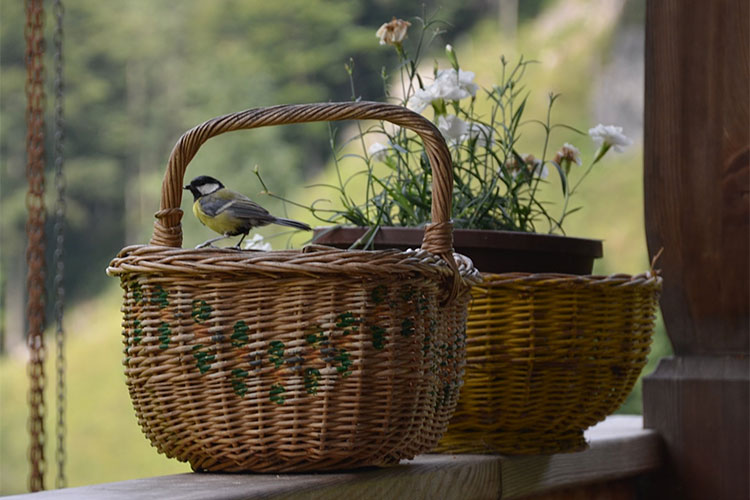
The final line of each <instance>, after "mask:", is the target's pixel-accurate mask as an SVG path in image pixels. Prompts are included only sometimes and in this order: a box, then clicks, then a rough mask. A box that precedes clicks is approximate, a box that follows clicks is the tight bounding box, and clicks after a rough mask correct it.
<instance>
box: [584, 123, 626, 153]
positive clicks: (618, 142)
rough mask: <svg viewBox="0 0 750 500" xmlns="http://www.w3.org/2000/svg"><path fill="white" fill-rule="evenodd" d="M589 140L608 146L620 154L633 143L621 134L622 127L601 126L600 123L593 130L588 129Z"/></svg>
mask: <svg viewBox="0 0 750 500" xmlns="http://www.w3.org/2000/svg"><path fill="white" fill-rule="evenodd" d="M589 135H590V136H591V139H593V140H594V142H596V143H597V144H600V145H605V144H608V145H610V146H612V148H613V149H614V150H615V151H617V152H618V153H621V152H622V151H624V150H625V148H626V147H627V146H630V145H631V144H633V141H632V140H631V139H630V138H628V137H627V136H626V135H625V134H623V133H622V127H617V126H615V125H602V124H601V123H600V124H599V125H597V126H596V127H594V128H591V129H589Z"/></svg>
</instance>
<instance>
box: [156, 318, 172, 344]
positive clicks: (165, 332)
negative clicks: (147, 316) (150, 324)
mask: <svg viewBox="0 0 750 500" xmlns="http://www.w3.org/2000/svg"><path fill="white" fill-rule="evenodd" d="M157 330H158V332H159V349H166V348H167V347H169V341H170V338H171V337H172V329H171V328H169V323H167V322H166V321H162V322H161V324H160V325H159V328H158V329H157Z"/></svg>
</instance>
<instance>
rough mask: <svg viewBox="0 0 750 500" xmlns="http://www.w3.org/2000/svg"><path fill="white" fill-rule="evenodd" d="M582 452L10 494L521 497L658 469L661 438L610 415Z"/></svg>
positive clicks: (423, 459)
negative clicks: (339, 471)
mask: <svg viewBox="0 0 750 500" xmlns="http://www.w3.org/2000/svg"><path fill="white" fill-rule="evenodd" d="M586 439H587V440H588V441H589V443H590V448H589V449H588V450H586V451H582V452H578V453H564V454H557V455H537V456H525V457H510V456H499V455H422V456H419V457H417V458H415V459H414V460H410V461H408V462H404V463H402V464H401V465H398V466H395V467H391V468H386V469H368V470H359V471H355V472H347V473H321V474H207V473H200V474H197V473H188V474H177V475H172V476H160V477H151V478H146V479H133V480H129V481H120V482H116V483H104V484H97V485H92V486H83V487H78V488H67V489H61V490H50V491H45V492H40V493H33V494H26V495H16V496H11V497H5V498H8V499H13V498H16V499H19V500H20V499H26V500H69V499H70V500H73V499H75V500H89V499H97V500H98V499H111V500H121V499H122V500H126V499H127V500H131V499H170V498H174V499H181V500H199V499H211V500H219V499H221V500H234V499H253V498H263V499H271V498H273V499H291V498H300V497H303V498H306V499H318V498H320V499H324V498H349V499H353V498H357V499H361V498H362V499H381V498H382V499H391V498H410V499H412V498H413V499H417V498H425V499H435V498H441V499H451V498H456V499H458V498H503V499H505V498H521V497H524V496H528V495H535V494H539V493H543V492H548V491H551V490H559V489H561V488H570V487H574V486H578V485H584V484H591V483H600V482H606V481H613V480H617V479H622V478H628V477H632V476H636V475H639V474H643V473H646V472H649V471H653V470H655V469H658V468H659V467H660V466H661V464H662V452H661V440H660V438H659V436H658V434H657V433H656V432H655V431H653V430H650V429H643V420H642V418H641V417H640V416H612V417H609V418H608V419H607V420H605V421H604V422H602V423H600V424H599V425H597V426H595V427H592V428H591V429H589V430H588V431H587V432H586Z"/></svg>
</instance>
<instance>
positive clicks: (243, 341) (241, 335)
mask: <svg viewBox="0 0 750 500" xmlns="http://www.w3.org/2000/svg"><path fill="white" fill-rule="evenodd" d="M249 332H250V328H248V326H247V324H246V323H245V322H244V321H242V320H239V321H237V322H236V323H235V324H234V331H233V332H232V336H231V339H232V346H234V347H244V346H246V345H247V343H248V341H249V337H248V333H249Z"/></svg>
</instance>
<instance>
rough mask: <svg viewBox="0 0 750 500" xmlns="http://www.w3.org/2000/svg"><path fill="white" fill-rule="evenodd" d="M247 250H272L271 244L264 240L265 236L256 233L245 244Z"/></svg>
mask: <svg viewBox="0 0 750 500" xmlns="http://www.w3.org/2000/svg"><path fill="white" fill-rule="evenodd" d="M245 250H261V251H263V252H268V251H270V250H271V244H270V243H268V242H267V241H264V240H263V236H261V235H259V234H258V233H255V234H254V235H253V237H252V238H251V239H250V240H249V241H247V242H246V243H245Z"/></svg>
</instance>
